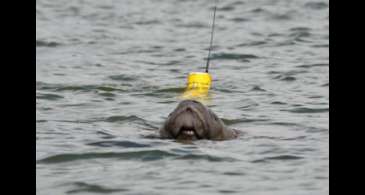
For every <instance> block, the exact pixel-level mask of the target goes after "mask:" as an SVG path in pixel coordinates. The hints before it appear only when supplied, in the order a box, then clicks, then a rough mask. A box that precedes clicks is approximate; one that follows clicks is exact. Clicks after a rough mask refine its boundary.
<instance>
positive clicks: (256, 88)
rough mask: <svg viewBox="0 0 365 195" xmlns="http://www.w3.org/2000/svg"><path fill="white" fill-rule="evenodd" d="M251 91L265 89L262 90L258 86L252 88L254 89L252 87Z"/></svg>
mask: <svg viewBox="0 0 365 195" xmlns="http://www.w3.org/2000/svg"><path fill="white" fill-rule="evenodd" d="M251 91H266V90H265V89H262V88H261V87H259V86H254V87H252V89H251Z"/></svg>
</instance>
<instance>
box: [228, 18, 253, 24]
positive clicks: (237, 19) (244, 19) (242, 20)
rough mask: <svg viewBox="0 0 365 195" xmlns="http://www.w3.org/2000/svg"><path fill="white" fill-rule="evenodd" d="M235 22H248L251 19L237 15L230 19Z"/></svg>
mask: <svg viewBox="0 0 365 195" xmlns="http://www.w3.org/2000/svg"><path fill="white" fill-rule="evenodd" d="M230 20H231V21H233V22H237V23H241V22H248V21H250V20H249V19H248V18H242V17H235V18H232V19H230Z"/></svg>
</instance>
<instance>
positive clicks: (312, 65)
mask: <svg viewBox="0 0 365 195" xmlns="http://www.w3.org/2000/svg"><path fill="white" fill-rule="evenodd" d="M326 66H329V64H326V63H323V64H322V63H318V64H303V65H299V66H297V67H298V68H311V67H326Z"/></svg>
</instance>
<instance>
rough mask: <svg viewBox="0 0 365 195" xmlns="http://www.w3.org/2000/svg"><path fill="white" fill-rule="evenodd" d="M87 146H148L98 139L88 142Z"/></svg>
mask: <svg viewBox="0 0 365 195" xmlns="http://www.w3.org/2000/svg"><path fill="white" fill-rule="evenodd" d="M87 145H89V146H98V147H115V146H117V147H123V148H143V147H150V145H147V144H140V143H136V142H132V141H99V142H92V143H88V144H87Z"/></svg>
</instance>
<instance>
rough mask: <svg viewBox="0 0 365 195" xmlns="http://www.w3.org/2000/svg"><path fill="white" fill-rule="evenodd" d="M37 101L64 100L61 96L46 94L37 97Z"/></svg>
mask: <svg viewBox="0 0 365 195" xmlns="http://www.w3.org/2000/svg"><path fill="white" fill-rule="evenodd" d="M36 98H37V99H45V100H59V99H62V98H64V97H63V96H61V95H56V94H51V93H44V94H40V95H37V96H36Z"/></svg>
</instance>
